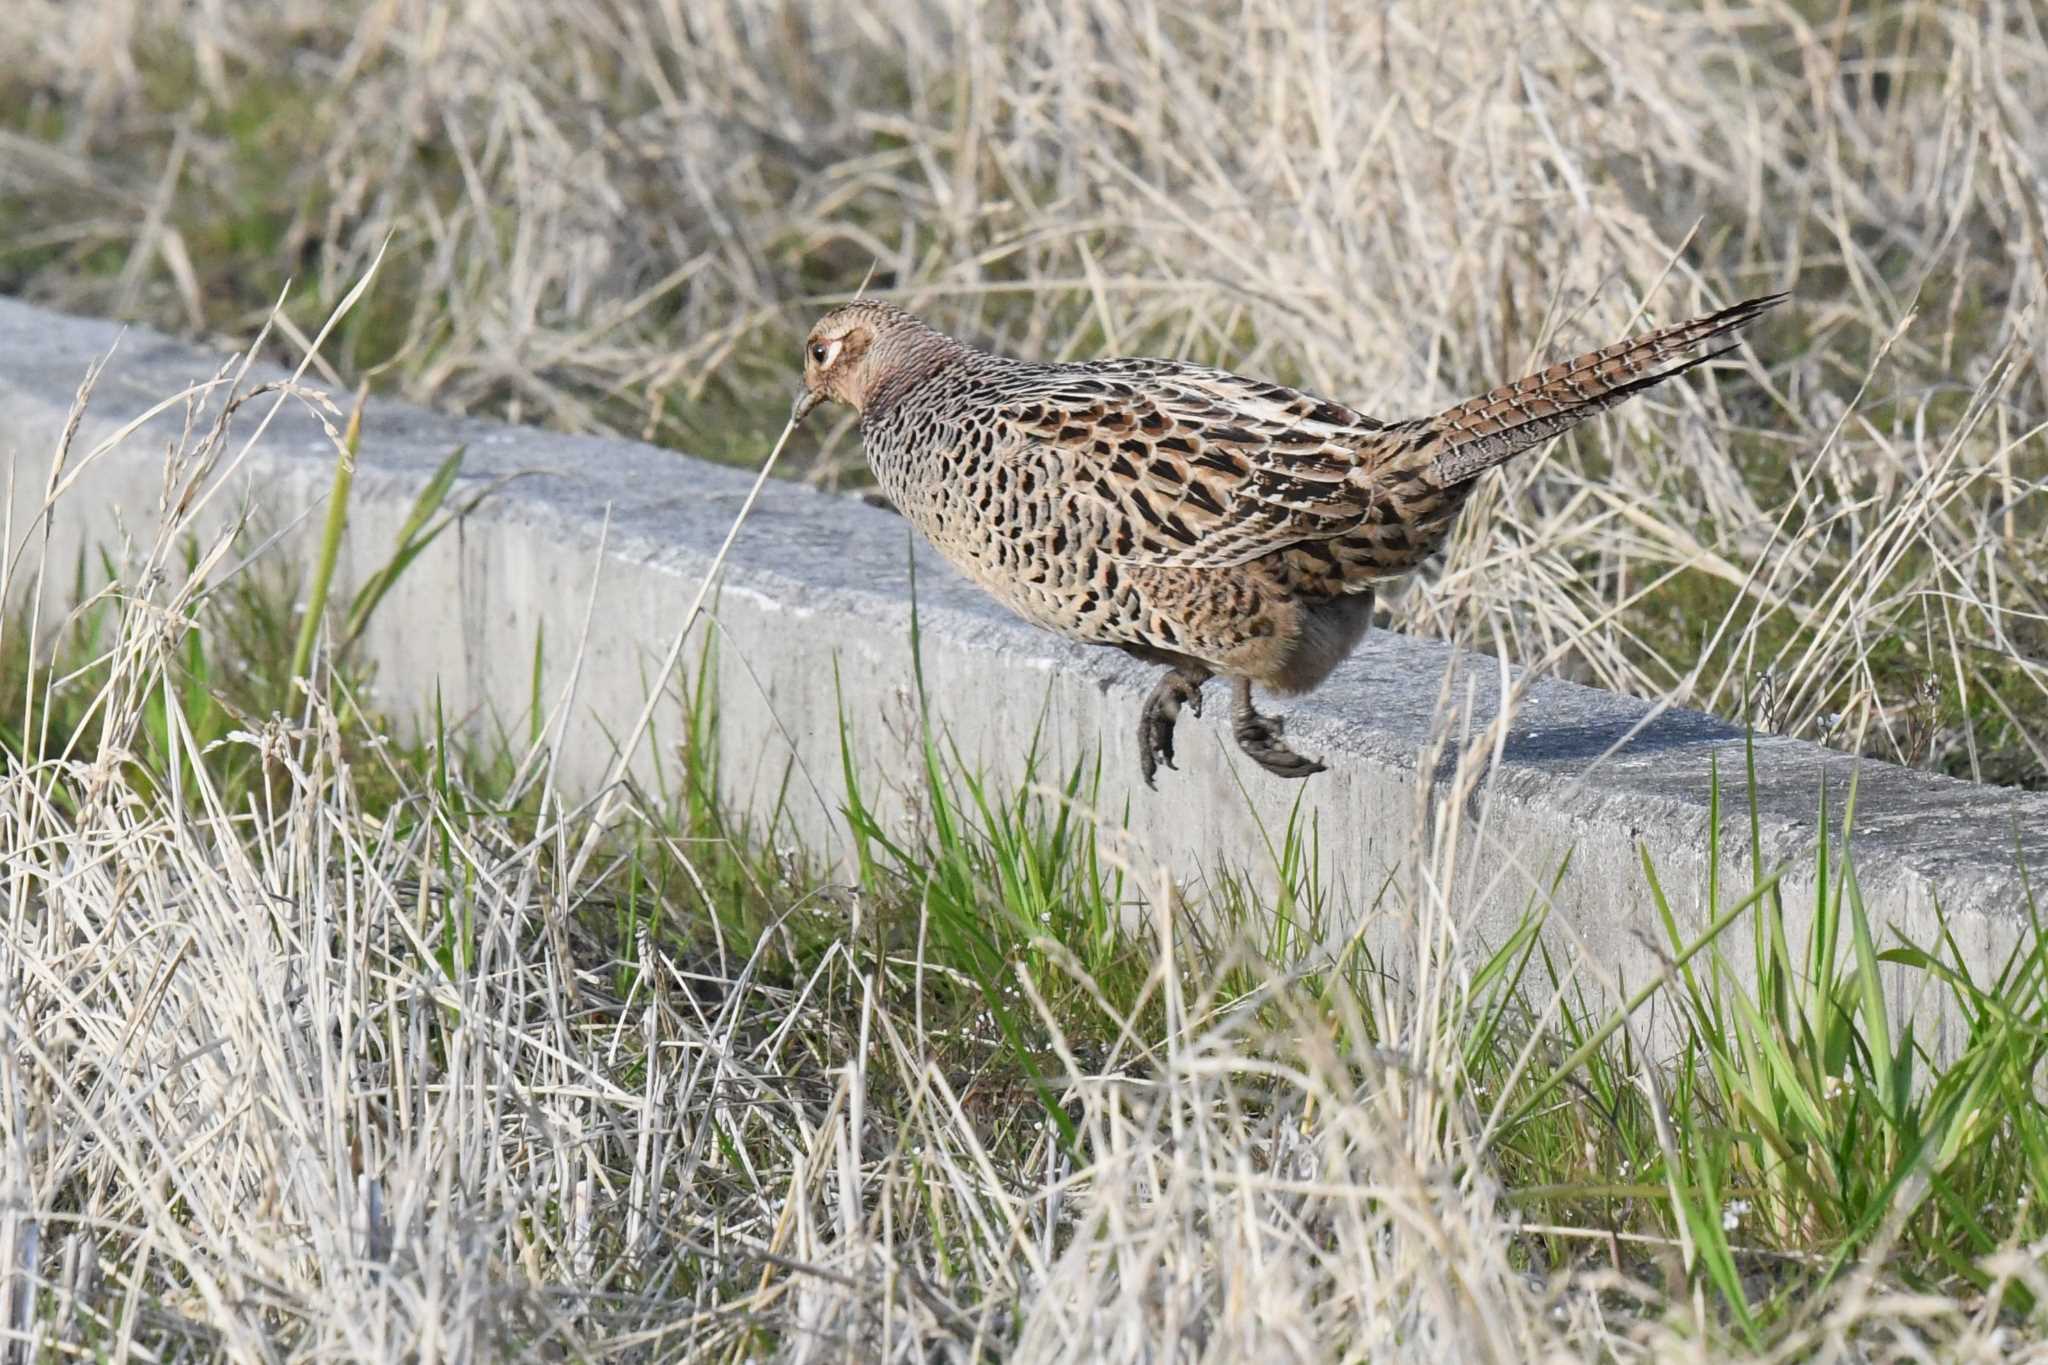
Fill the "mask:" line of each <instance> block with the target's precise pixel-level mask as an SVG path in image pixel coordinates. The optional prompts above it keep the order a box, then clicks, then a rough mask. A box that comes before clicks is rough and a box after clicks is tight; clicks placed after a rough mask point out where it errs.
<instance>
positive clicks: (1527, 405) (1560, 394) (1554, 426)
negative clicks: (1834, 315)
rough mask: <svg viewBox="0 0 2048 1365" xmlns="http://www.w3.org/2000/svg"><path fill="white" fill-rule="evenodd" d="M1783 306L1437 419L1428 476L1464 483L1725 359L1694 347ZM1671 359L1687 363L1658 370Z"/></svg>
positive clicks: (1629, 348) (1611, 354) (1690, 326)
mask: <svg viewBox="0 0 2048 1365" xmlns="http://www.w3.org/2000/svg"><path fill="white" fill-rule="evenodd" d="M1784 300H1785V295H1783V294H1771V295H1767V296H1766V297H1764V298H1759V299H1750V300H1749V301H1748V302H1746V303H1738V304H1736V305H1735V306H1734V307H1732V308H1723V309H1722V310H1721V311H1720V312H1718V313H1709V314H1707V315H1706V316H1705V317H1700V318H1694V319H1693V320H1692V321H1691V322H1681V323H1679V324H1678V325H1677V326H1675V327H1664V328H1660V329H1659V330H1657V331H1655V332H1646V333H1644V334H1643V335H1642V336H1636V337H1630V338H1628V339H1627V340H1626V341H1617V342H1615V343H1614V344H1613V345H1612V346H1608V347H1604V348H1603V349H1601V350H1598V351H1588V352H1586V354H1584V355H1582V356H1579V357H1577V358H1576V359H1573V360H1567V361H1565V362H1564V363H1563V364H1562V365H1552V366H1551V367H1550V368H1549V369H1547V370H1544V371H1543V372H1541V373H1540V374H1532V375H1530V376H1529V377H1528V378H1527V379H1518V380H1516V381H1515V382H1514V383H1512V384H1504V385H1502V386H1501V387H1500V388H1497V389H1495V390H1494V391H1493V392H1492V393H1489V394H1484V395H1482V396H1481V397H1478V398H1474V399H1471V400H1469V401H1467V402H1464V403H1460V404H1458V406H1456V407H1455V408H1451V409H1449V410H1448V411H1446V412H1442V413H1439V414H1437V416H1436V417H1434V418H1432V419H1431V421H1430V426H1431V427H1432V428H1434V429H1435V430H1436V431H1437V432H1438V433H1439V434H1440V435H1441V436H1442V438H1443V439H1442V440H1441V442H1440V443H1438V445H1437V452H1436V458H1435V460H1434V461H1433V462H1432V470H1431V472H1432V473H1433V475H1434V477H1435V479H1436V480H1437V482H1438V483H1439V485H1440V486H1443V487H1448V486H1450V485H1452V484H1458V483H1463V482H1464V481H1465V480H1467V479H1469V478H1471V477H1473V476H1474V475H1475V474H1478V473H1480V472H1482V471H1484V470H1487V469H1491V468H1492V467H1493V466H1495V465H1497V464H1499V463H1501V462H1502V461H1503V460H1507V459H1511V458H1512V457H1514V456H1516V455H1519V454H1521V453H1522V452H1523V451H1525V450H1527V449H1528V448H1529V447H1530V446H1533V445H1535V444H1537V443H1538V442H1539V441H1546V440H1548V439H1550V438H1551V437H1552V436H1555V435H1557V434H1558V433H1559V432H1561V431H1564V430H1566V429H1567V428H1570V427H1574V426H1577V425H1578V424H1579V423H1580V422H1583V421H1585V420H1586V419H1587V418H1588V417H1591V416H1592V415H1593V414H1594V413H1596V412H1599V411H1600V410H1601V409H1603V408H1611V407H1613V406H1614V405H1615V404H1616V403H1619V402H1620V401H1621V400H1622V399H1624V398H1627V397H1628V396H1629V395H1630V394H1633V393H1639V392H1641V391H1642V390H1644V389H1647V388H1649V387H1650V386H1651V385H1653V384H1661V383H1663V382H1664V381H1665V380H1667V379H1670V378H1672V377H1673V376H1675V375H1681V374H1684V373H1685V372H1686V371H1687V370H1689V369H1691V368H1692V367H1693V366H1695V365H1704V364H1705V363H1706V362H1707V361H1709V360H1712V359H1714V358H1715V357H1716V356H1722V355H1726V354H1727V353H1728V352H1729V351H1731V350H1733V349H1735V348H1734V347H1733V346H1724V347H1720V348H1718V349H1714V350H1707V351H1704V352H1703V351H1702V350H1701V347H1702V346H1703V345H1704V344H1705V343H1706V342H1708V341H1711V340H1712V339H1713V338H1715V337H1718V336H1722V335H1725V334H1726V333H1729V332H1732V331H1734V330H1735V329H1736V328H1738V327H1741V326H1743V325H1744V324H1745V323H1748V322H1751V321H1753V320H1754V319H1755V318H1756V317H1757V316H1758V315H1759V314H1761V313H1763V312H1765V311H1766V310H1768V309H1771V308H1775V307H1777V305H1778V304H1780V303H1782V302H1784ZM1674 356H1684V357H1687V358H1686V359H1685V360H1684V361H1682V362H1681V363H1680V364H1677V365H1671V366H1668V367H1665V368H1661V369H1660V368H1658V367H1659V366H1661V365H1663V363H1664V362H1665V361H1667V360H1670V359H1671V358H1672V357H1674Z"/></svg>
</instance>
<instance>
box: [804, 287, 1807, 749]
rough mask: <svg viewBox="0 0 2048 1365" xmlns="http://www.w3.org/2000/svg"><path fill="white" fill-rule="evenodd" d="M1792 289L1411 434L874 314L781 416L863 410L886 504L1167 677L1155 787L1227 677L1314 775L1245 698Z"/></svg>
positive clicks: (1034, 606)
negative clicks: (1560, 450)
mask: <svg viewBox="0 0 2048 1365" xmlns="http://www.w3.org/2000/svg"><path fill="white" fill-rule="evenodd" d="M1784 297H1785V296H1784V295H1782V294H1774V295H1771V296H1769V297H1766V298H1757V299H1751V300H1749V301H1748V302H1746V303H1739V304H1736V305H1735V306H1734V307H1732V308H1724V309H1722V310H1721V311H1720V312H1718V313H1710V314H1708V315H1707V316H1705V317H1701V318H1696V319H1694V320H1693V321H1691V322H1683V323H1680V324H1678V325H1677V326H1675V327H1665V328H1662V329H1660V330H1658V331H1654V332H1649V333H1646V334H1644V335H1641V336H1636V337H1631V338H1629V339H1628V340H1626V341H1620V342H1617V343H1615V344H1614V345H1612V346H1608V347H1606V348H1604V349H1602V350H1598V351H1591V352H1588V353H1587V354H1585V355H1582V356H1579V357H1578V358H1577V359H1574V360H1568V361H1566V362H1565V363H1563V364H1562V365H1554V366H1552V367H1551V368H1549V369H1547V370H1544V371H1543V372H1542V373H1540V374H1535V375H1531V376H1529V377H1528V378H1526V379H1522V380H1518V381H1516V382H1515V383H1513V384H1509V385H1506V386H1504V387H1502V388H1498V389H1495V390H1493V392H1491V393H1488V394H1485V395H1484V396H1482V397H1479V398H1474V399H1472V400H1470V401H1469V402H1465V403H1460V404H1459V405H1458V406H1456V407H1454V408H1450V409H1448V410H1447V411H1444V412H1441V413H1438V414H1437V415H1436V416H1434V417H1420V418H1415V419H1413V420H1410V421H1405V422H1378V421H1375V420H1373V419H1372V418H1370V417H1367V416H1365V415H1364V414H1363V413H1360V412H1357V411H1355V410H1354V409H1352V408H1348V407H1345V406H1344V405H1343V404H1341V403H1334V402H1331V401H1330V400H1328V399H1326V398H1319V397H1317V396H1315V395H1314V394H1308V393H1302V392H1300V391H1298V390H1295V389H1291V388H1287V387H1286V386H1284V385H1281V384H1274V383H1268V382H1266V381H1264V380H1258V379H1247V378H1244V377H1243V376H1240V375H1235V374H1230V373H1228V372H1226V371H1223V370H1217V369H1210V368H1207V367H1205V366H1200V365H1189V364H1183V363H1181V362H1179V361H1173V360H1096V361H1090V362H1087V363H1083V364H1039V363H1034V362H1032V361H1026V360H1012V359H1009V358H1007V357H1004V356H998V355H991V354H989V353H988V352H986V351H981V350H977V349H975V348H974V347H971V346H968V345H966V344H964V343H962V342H960V341H956V340H954V339H953V338H952V337H949V336H946V335H945V334H944V333H941V332H939V331H937V330H935V329H934V328H932V327H930V326H929V325H927V324H926V323H924V322H922V321H920V320H919V319H917V318H915V317H913V316H911V315H910V314H908V313H906V312H903V311H902V310H901V309H898V308H894V307H891V306H890V305H888V304H885V303H880V302H875V301H871V300H862V301H859V302H855V303H851V304H847V305H846V306H845V307H842V308H839V309H836V310H834V311H833V312H831V313H829V314H827V315H826V316H825V317H824V318H823V319H821V320H820V321H819V322H818V324H817V326H815V327H813V328H812V329H811V332H810V336H809V339H808V340H807V341H806V342H805V344H804V384H803V389H802V390H801V391H800V392H799V393H798V394H797V397H796V403H795V405H794V406H793V407H792V409H791V411H790V421H791V423H792V424H796V423H800V422H802V421H803V419H804V418H805V417H806V416H807V415H808V414H809V413H810V412H811V410H812V409H813V408H815V407H817V405H818V404H819V403H822V402H825V401H827V400H836V401H838V402H842V403H846V404H849V405H851V406H852V407H853V408H854V409H855V411H857V412H858V413H859V414H860V430H861V438H862V441H863V443H864V444H865V446H866V447H867V456H868V463H869V464H870V465H871V466H873V468H874V471H875V477H876V479H877V480H879V481H880V483H881V486H882V490H883V492H884V493H886V494H887V495H888V497H889V499H890V501H891V502H893V503H894V504H895V505H896V508H897V510H899V511H900V512H902V513H903V515H904V516H906V517H908V518H909V519H910V521H911V523H912V524H913V525H915V526H916V527H917V529H918V530H919V531H921V532H923V533H924V535H925V536H926V537H927V538H928V539H929V540H930V541H931V543H932V544H933V545H934V546H936V547H937V548H938V550H939V552H940V553H941V554H943V555H945V556H946V558H947V559H949V560H950V561H952V563H953V564H954V565H955V566H956V567H958V568H959V569H960V570H961V571H962V572H963V573H965V574H966V575H967V576H968V577H969V578H972V579H973V580H974V581H975V582H976V583H979V584H980V585H981V586H982V587H983V588H985V589H987V590H988V591H989V592H991V593H993V594H994V595H995V596H996V597H997V598H998V599H999V600H1001V601H1002V602H1003V603H1004V604H1005V605H1006V606H1008V607H1010V608H1011V609H1012V610H1014V611H1016V612H1018V613H1019V614H1021V615H1022V616H1024V617H1025V618H1026V619H1027V620H1030V621H1033V622H1035V623H1037V624H1038V625H1041V626H1045V627H1047V628H1048V629H1051V630H1055V631H1058V632H1059V633H1060V634H1062V635H1066V636H1068V637H1070V638H1072V639H1076V640H1081V641H1085V642H1087V643H1089V644H1099V645H1113V646H1115V647H1116V648H1119V649H1122V650H1124V651H1126V652H1127V653H1129V654H1132V655H1135V656H1136V657H1138V658H1140V659H1145V660H1148V661H1150V662H1153V663H1159V664H1164V665H1166V666H1167V668H1168V672H1167V674H1166V676H1165V677H1164V678H1162V679H1161V680H1160V682H1159V685H1158V686H1157V687H1155V688H1153V690H1152V694H1151V696H1149V697H1148V698H1147V699H1146V701H1145V705H1144V708H1143V709H1142V711H1141V712H1140V713H1139V717H1138V763H1139V767H1140V770H1141V771H1142V772H1143V774H1144V778H1145V783H1146V785H1147V786H1150V785H1152V781H1153V776H1154V774H1155V772H1156V771H1157V768H1158V765H1159V764H1161V763H1164V764H1165V765H1166V766H1167V767H1169V768H1171V767H1173V766H1174V763H1173V732H1174V723H1175V721H1176V720H1177V719H1178V718H1179V715H1180V710H1181V708H1182V707H1183V706H1185V707H1187V708H1188V709H1190V710H1191V711H1193V712H1194V714H1196V715H1198V716H1199V715H1200V714H1201V713H1202V685H1203V684H1204V683H1205V682H1207V681H1208V680H1209V679H1210V678H1211V677H1214V676H1215V675H1217V674H1222V675H1223V676H1225V677H1227V678H1229V679H1230V680H1231V683H1232V686H1233V688H1234V692H1233V705H1232V716H1231V729H1232V733H1233V734H1234V735H1235V737H1236V739H1237V743H1238V746H1239V747H1240V748H1242V749H1243V750H1244V752H1245V753H1246V754H1247V755H1249V756H1250V757H1251V758H1252V759H1253V760H1254V761H1256V762H1257V763H1258V764H1259V765H1260V766H1261V767H1263V768H1265V769H1266V770H1267V771H1268V772H1272V773H1276V774H1278V775H1279V776H1281V777H1290V778H1300V777H1307V776H1308V775H1309V774H1310V773H1316V772H1321V771H1322V770H1323V765H1322V764H1321V763H1319V762H1316V761H1314V760H1312V759H1308V758H1304V757H1302V756H1301V755H1300V754H1297V753H1295V752H1294V751H1293V750H1292V749H1290V748H1288V747H1287V745H1286V744H1285V743H1283V742H1282V739H1281V736H1282V732H1283V728H1284V727H1283V721H1282V718H1281V717H1279V716H1268V715H1263V714H1261V713H1260V712H1259V711H1257V710H1256V709H1254V708H1253V706H1252V692H1251V689H1252V684H1253V683H1258V684H1260V685H1261V686H1263V687H1266V688H1269V689H1271V690H1273V691H1276V692H1281V693H1302V692H1307V691H1309V690H1311V689H1312V688H1314V687H1316V686H1317V685H1318V684H1319V683H1321V682H1322V681H1323V679H1324V678H1326V677H1328V676H1329V673H1330V670H1331V669H1333V668H1335V667H1336V666H1337V664H1338V663H1339V662H1341V661H1342V660H1343V659H1344V657H1345V656H1346V655H1348V654H1349V653H1350V652H1351V651H1352V649H1353V648H1355V647H1356V646H1357V644H1358V642H1359V640H1360V638H1361V637H1362V636H1364V634H1365V632H1366V629H1367V627H1368V626H1369V625H1370V624H1371V621H1372V604H1373V588H1374V586H1375V585H1376V584H1377V583H1379V582H1380V581H1381V580H1382V579H1387V578H1392V577H1395V576H1397V575H1399V574H1403V573H1406V572H1408V571H1409V570H1411V569H1413V568H1414V567H1415V566H1416V565H1418V564H1420V563H1421V562H1422V561H1423V560H1424V559H1426V558H1427V557H1428V556H1429V555H1430V554H1432V553H1433V552H1434V551H1436V550H1437V549H1438V548H1439V547H1440V546H1441V545H1442V544H1443V542H1444V538H1445V536H1446V535H1447V534H1448V532H1449V531H1450V528H1451V524H1452V522H1453V521H1454V520H1455V519H1456V517H1457V515H1458V511H1459V509H1460V508H1462V507H1463V506H1464V505H1465V500H1466V499H1467V498H1468V497H1469V496H1470V495H1471V492H1472V488H1473V484H1474V481H1475V480H1476V479H1477V478H1478V477H1479V476H1480V475H1481V474H1482V473H1484V472H1485V471H1486V470H1488V469H1490V468H1492V467H1493V466H1494V465H1497V464H1499V463H1501V462H1502V461H1504V460H1507V459H1509V458H1510V457H1512V456H1514V455H1516V454H1518V453H1520V452H1521V451H1524V450H1527V449H1528V448H1530V447H1531V446H1534V445H1536V444H1538V443H1539V442H1542V441H1544V440H1547V439H1549V438H1550V437H1552V436H1555V435H1557V434H1558V433H1559V432H1562V431H1564V430H1565V429H1567V428H1568V427H1571V426H1574V425H1576V424H1577V423H1579V422H1582V421H1584V420H1585V419H1586V418H1588V417H1590V416H1592V415H1593V414H1594V413H1596V412H1599V411H1600V410H1601V409H1603V408H1608V407H1612V406H1613V405H1614V404H1616V403H1619V402H1620V401H1622V400H1623V399H1624V398H1627V397H1628V396H1629V395H1630V394H1633V393H1639V392H1641V391H1642V390H1644V389H1647V388H1649V387H1650V386H1651V385H1653V384H1659V383H1662V382H1663V381H1664V380H1667V379H1670V378H1672V377H1673V376H1675V375H1679V374H1683V373H1684V372H1685V371H1687V370H1689V369H1691V368H1692V367H1693V366H1695V365H1699V364H1703V363H1705V362H1706V361H1709V360H1712V359H1714V358H1715V357H1716V356H1719V355H1724V354H1726V353H1727V350H1728V349H1732V347H1729V348H1724V349H1718V350H1708V349H1703V348H1704V347H1705V346H1706V343H1708V342H1710V341H1712V340H1713V339H1714V338H1717V337H1721V336H1724V335H1726V334H1727V333H1729V332H1732V331H1733V330H1735V329H1736V328H1738V327H1741V326H1742V325H1743V324H1745V323H1747V322H1749V321H1751V320H1752V319H1754V318H1755V317H1756V316H1757V315H1758V314H1760V313H1762V312H1763V311H1764V310H1766V309H1768V308H1771V307H1773V306H1774V305H1776V304H1777V303H1779V302H1780V301H1781V300H1782V299H1783V298H1784Z"/></svg>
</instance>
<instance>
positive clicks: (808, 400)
mask: <svg viewBox="0 0 2048 1365" xmlns="http://www.w3.org/2000/svg"><path fill="white" fill-rule="evenodd" d="M824 401H825V395H824V394H823V393H820V392H819V391H818V390H816V389H813V388H802V389H798V390H797V391H796V401H795V402H794V403H791V404H790V405H789V424H790V425H791V426H793V427H795V426H801V425H803V420H804V418H806V417H809V416H810V415H811V409H812V408H815V407H816V406H818V404H820V403H822V402H824Z"/></svg>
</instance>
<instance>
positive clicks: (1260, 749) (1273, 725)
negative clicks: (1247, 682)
mask: <svg viewBox="0 0 2048 1365" xmlns="http://www.w3.org/2000/svg"><path fill="white" fill-rule="evenodd" d="M1230 731H1231V735H1232V737H1234V738H1235V739H1236V740H1237V747H1238V748H1240V749H1242V750H1244V752H1245V756H1246V757H1248V758H1250V759H1251V761H1252V762H1254V763H1256V764H1258V765H1259V766H1260V767H1261V768H1264V769H1265V770H1266V771H1267V772H1269V773H1271V774H1273V775H1274V776H1275V777H1285V778H1290V779H1293V780H1295V781H1299V780H1300V779H1302V778H1304V777H1311V776H1313V775H1315V774H1316V773H1319V772H1324V771H1327V769H1326V768H1325V767H1324V765H1323V764H1322V763H1321V762H1320V761H1318V760H1316V759H1313V758H1304V757H1303V756H1302V755H1300V754H1298V753H1296V752H1294V750H1292V749H1290V748H1288V747H1287V745H1286V744H1284V743H1282V742H1281V738H1280V737H1281V736H1282V735H1284V734H1286V733H1287V718H1286V717H1285V716H1267V715H1262V714H1260V713H1259V712H1257V711H1254V710H1253V709H1252V708H1251V706H1250V704H1249V702H1248V701H1247V703H1246V704H1245V705H1243V706H1241V707H1240V708H1239V709H1238V712H1237V714H1236V716H1234V717H1233V718H1232V721H1231V726H1230Z"/></svg>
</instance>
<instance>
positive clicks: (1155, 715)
mask: <svg viewBox="0 0 2048 1365" xmlns="http://www.w3.org/2000/svg"><path fill="white" fill-rule="evenodd" d="M1206 681H1207V679H1206V678H1196V677H1194V676H1193V675H1191V674H1187V673H1183V672H1181V671H1180V670H1179V669H1175V670H1174V671H1173V672H1171V673H1168V674H1167V675H1166V676H1165V677H1163V678H1161V679H1160V680H1159V685H1158V686H1157V687H1154V688H1153V689H1152V694H1151V695H1150V696H1148V697H1146V698H1145V706H1144V709H1143V710H1141V711H1140V712H1139V713H1138V771H1139V772H1140V773H1142V774H1143V775H1144V778H1145V785H1146V786H1147V787H1151V786H1153V781H1152V778H1153V775H1154V774H1156V773H1157V772H1158V771H1159V765H1160V764H1162V763H1163V764H1165V765H1166V766H1167V767H1169V768H1174V769H1175V770H1176V771H1178V768H1177V765H1176V764H1175V763H1174V761H1173V728H1174V723H1175V722H1176V721H1178V720H1179V719H1180V709H1181V707H1183V706H1185V707H1187V708H1188V710H1189V711H1191V712H1193V713H1194V714H1195V715H1197V716H1199V715H1201V714H1202V684H1203V683H1204V682H1206Z"/></svg>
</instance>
